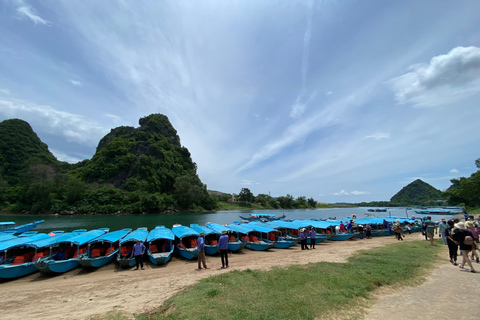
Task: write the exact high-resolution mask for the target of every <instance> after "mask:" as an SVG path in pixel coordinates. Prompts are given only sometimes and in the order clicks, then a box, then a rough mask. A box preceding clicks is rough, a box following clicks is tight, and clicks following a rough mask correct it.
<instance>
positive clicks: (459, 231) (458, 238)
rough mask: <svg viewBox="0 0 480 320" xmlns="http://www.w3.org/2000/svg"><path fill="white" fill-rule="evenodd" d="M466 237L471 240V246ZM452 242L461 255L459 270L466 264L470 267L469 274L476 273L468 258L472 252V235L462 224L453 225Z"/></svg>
mask: <svg viewBox="0 0 480 320" xmlns="http://www.w3.org/2000/svg"><path fill="white" fill-rule="evenodd" d="M468 237H470V239H471V244H469V242H468V240H467V239H468ZM453 240H455V244H456V245H459V246H460V252H461V253H462V258H463V259H462V263H461V264H460V268H461V269H463V268H464V266H465V263H466V264H468V266H469V267H470V272H476V271H475V269H474V268H473V265H472V262H471V261H470V259H469V258H468V254H469V253H470V251H472V247H473V235H472V233H471V232H470V231H468V230H467V228H466V227H465V224H464V223H463V222H459V223H457V224H455V230H454V233H453Z"/></svg>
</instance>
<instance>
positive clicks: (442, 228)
mask: <svg viewBox="0 0 480 320" xmlns="http://www.w3.org/2000/svg"><path fill="white" fill-rule="evenodd" d="M445 229H447V221H446V220H445V218H442V219H440V223H439V224H438V234H439V235H440V236H441V237H442V240H443V242H444V243H445V244H446V245H447V237H446V236H445Z"/></svg>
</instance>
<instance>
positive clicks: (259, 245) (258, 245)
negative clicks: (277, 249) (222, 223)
mask: <svg viewBox="0 0 480 320" xmlns="http://www.w3.org/2000/svg"><path fill="white" fill-rule="evenodd" d="M228 227H230V228H231V229H233V230H234V231H236V232H238V233H239V234H240V240H241V241H243V242H244V243H245V248H248V249H250V250H256V251H265V250H268V249H270V248H273V247H274V246H275V242H265V241H263V240H260V239H259V237H260V238H261V235H260V232H258V231H256V230H255V228H253V227H249V226H248V224H246V225H243V224H242V225H240V224H236V223H232V224H229V225H228Z"/></svg>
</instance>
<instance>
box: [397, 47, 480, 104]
mask: <svg viewBox="0 0 480 320" xmlns="http://www.w3.org/2000/svg"><path fill="white" fill-rule="evenodd" d="M410 69H411V70H412V71H411V72H408V73H406V74H404V75H402V76H400V77H397V78H394V79H392V80H390V81H389V83H390V84H391V85H392V87H393V89H394V91H395V99H396V100H397V101H398V102H399V103H412V104H414V105H415V106H424V107H433V106H438V105H443V104H448V103H452V102H455V101H458V100H460V99H463V98H466V97H468V96H471V95H473V94H475V93H478V92H480V48H478V47H473V46H472V47H456V48H453V49H452V50H451V51H450V52H449V53H447V54H443V55H439V56H435V57H433V58H432V59H431V61H430V63H428V64H417V65H413V66H411V67H410Z"/></svg>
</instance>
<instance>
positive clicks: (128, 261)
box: [117, 258, 135, 268]
mask: <svg viewBox="0 0 480 320" xmlns="http://www.w3.org/2000/svg"><path fill="white" fill-rule="evenodd" d="M117 262H118V264H119V265H120V267H122V268H130V267H133V266H134V265H135V258H125V259H118V258H117Z"/></svg>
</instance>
